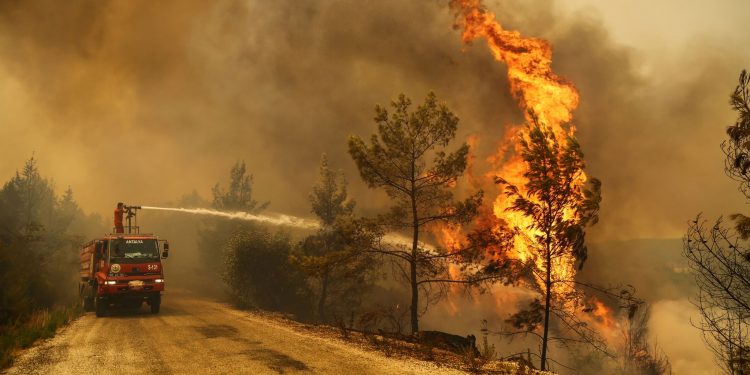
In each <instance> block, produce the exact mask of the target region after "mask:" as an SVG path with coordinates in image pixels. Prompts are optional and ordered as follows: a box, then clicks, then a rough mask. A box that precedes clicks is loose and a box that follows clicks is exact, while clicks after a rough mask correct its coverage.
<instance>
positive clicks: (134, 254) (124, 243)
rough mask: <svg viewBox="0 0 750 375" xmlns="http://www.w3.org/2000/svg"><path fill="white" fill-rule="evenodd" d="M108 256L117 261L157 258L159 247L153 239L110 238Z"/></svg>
mask: <svg viewBox="0 0 750 375" xmlns="http://www.w3.org/2000/svg"><path fill="white" fill-rule="evenodd" d="M109 251H110V257H111V258H112V259H116V260H117V261H118V262H125V263H127V262H128V261H131V262H133V261H136V262H137V261H140V262H142V261H144V260H157V259H159V247H158V246H157V243H156V240H154V239H123V238H118V239H116V240H112V241H111V242H110V245H109Z"/></svg>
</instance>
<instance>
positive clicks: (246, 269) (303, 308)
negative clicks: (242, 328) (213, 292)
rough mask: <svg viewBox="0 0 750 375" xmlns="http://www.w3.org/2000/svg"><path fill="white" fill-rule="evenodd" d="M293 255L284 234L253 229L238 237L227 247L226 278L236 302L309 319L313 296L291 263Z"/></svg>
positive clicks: (290, 243) (303, 277)
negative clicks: (311, 297)
mask: <svg viewBox="0 0 750 375" xmlns="http://www.w3.org/2000/svg"><path fill="white" fill-rule="evenodd" d="M292 253H293V246H292V242H291V239H290V238H289V236H288V235H286V234H284V233H282V232H278V233H276V234H271V233H270V232H269V231H268V229H266V228H263V227H260V226H253V227H247V228H244V230H242V231H240V232H237V233H235V234H234V235H233V236H232V237H231V238H230V239H229V241H228V242H227V245H226V251H225V254H226V256H225V258H224V259H225V271H224V274H223V275H224V280H225V281H226V283H227V285H228V286H229V287H230V289H231V291H232V293H233V295H234V297H235V300H236V301H237V302H239V303H240V304H241V305H243V306H255V307H259V308H263V309H267V310H274V311H284V312H290V313H294V314H296V315H297V316H298V317H301V318H306V317H307V315H309V311H310V310H311V309H310V307H311V306H310V292H309V290H308V289H307V284H306V282H305V276H304V274H303V273H302V272H301V271H300V270H299V269H298V268H297V267H296V266H294V265H293V264H292V263H291V262H290V257H291V255H292Z"/></svg>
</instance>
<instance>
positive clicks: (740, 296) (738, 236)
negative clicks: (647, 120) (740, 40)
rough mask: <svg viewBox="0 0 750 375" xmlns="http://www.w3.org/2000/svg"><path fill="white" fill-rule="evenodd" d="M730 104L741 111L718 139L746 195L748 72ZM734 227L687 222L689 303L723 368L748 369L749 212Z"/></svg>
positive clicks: (749, 194) (749, 179)
mask: <svg viewBox="0 0 750 375" xmlns="http://www.w3.org/2000/svg"><path fill="white" fill-rule="evenodd" d="M730 104H731V105H732V108H733V109H734V110H735V111H737V112H738V114H739V116H738V118H737V121H736V122H735V124H734V125H732V126H729V127H728V128H727V135H729V139H728V140H727V141H724V142H723V143H722V145H721V147H722V150H723V151H724V153H725V155H726V163H725V172H726V173H727V175H728V176H729V177H731V178H733V179H735V180H737V181H738V182H740V187H739V189H740V191H741V192H742V193H743V194H744V195H745V198H747V199H750V76H748V74H747V72H746V71H742V73H741V74H740V79H739V84H738V85H737V87H736V88H735V90H734V92H733V93H732V95H731V100H730ZM731 218H732V219H734V220H735V227H734V229H730V228H726V227H725V226H724V225H723V222H722V219H721V218H719V219H718V220H716V221H715V222H708V221H707V220H705V219H703V218H702V217H701V216H700V215H698V217H697V218H696V219H695V220H692V221H691V222H690V223H689V224H688V230H687V234H686V235H685V238H684V240H683V255H684V256H685V257H686V258H687V260H688V262H689V265H690V268H691V270H692V272H693V275H694V276H695V280H696V283H697V286H698V294H697V296H696V297H695V298H694V299H693V304H694V305H695V306H696V307H697V308H698V311H699V312H700V315H701V320H700V322H698V323H696V324H695V325H696V327H697V328H698V329H700V330H701V331H702V333H703V338H704V340H705V342H706V344H707V345H708V346H709V348H710V349H711V350H712V351H713V352H714V355H715V357H716V359H717V361H718V362H719V363H720V365H721V366H722V367H723V369H724V371H725V372H726V373H728V374H750V339H749V337H750V247H749V246H748V244H747V239H748V238H750V218H749V217H747V216H745V215H742V214H734V215H731Z"/></svg>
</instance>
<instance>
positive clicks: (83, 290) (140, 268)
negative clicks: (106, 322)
mask: <svg viewBox="0 0 750 375" xmlns="http://www.w3.org/2000/svg"><path fill="white" fill-rule="evenodd" d="M139 208H140V207H139V206H125V209H126V212H127V213H128V225H127V227H125V228H126V229H127V233H111V234H107V235H105V236H104V237H101V238H97V239H94V240H92V241H89V242H87V243H86V244H85V245H83V247H82V248H81V253H80V256H81V269H80V276H81V278H80V283H79V295H80V298H81V304H82V305H83V308H84V309H85V310H86V311H92V310H93V311H96V316H97V317H100V316H104V315H106V314H107V312H108V310H109V309H110V307H116V306H119V307H130V308H138V307H140V306H141V305H142V304H143V302H146V303H147V304H148V305H149V306H150V308H151V313H153V314H157V313H159V308H160V306H161V292H162V291H164V270H163V269H162V262H161V260H162V258H167V257H168V256H169V243H168V242H167V241H165V240H160V239H159V238H158V237H157V236H156V235H154V234H150V233H140V229H139V227H138V226H137V225H135V226H131V218H134V217H135V212H136V210H138V209H139ZM160 245H162V246H160Z"/></svg>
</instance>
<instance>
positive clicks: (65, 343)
mask: <svg viewBox="0 0 750 375" xmlns="http://www.w3.org/2000/svg"><path fill="white" fill-rule="evenodd" d="M3 373H6V374H76V373H84V374H89V373H115V374H256V375H257V374H293V373H317V374H436V375H441V374H464V373H465V372H462V371H460V370H457V369H452V368H446V367H439V366H438V365H435V364H433V363H430V362H425V361H419V360H415V359H410V358H404V357H400V358H395V357H387V356H386V354H384V353H383V352H380V351H376V350H371V349H368V348H366V347H364V346H361V345H352V344H351V343H347V342H343V341H342V340H339V339H336V338H334V337H326V336H325V335H321V334H320V332H317V333H315V332H304V328H301V326H299V325H297V326H294V325H291V326H290V325H289V324H287V323H285V322H284V321H283V320H281V319H274V318H272V317H267V316H263V315H262V314H256V313H252V312H246V311H239V310H236V309H233V308H232V307H230V306H227V305H225V304H221V303H217V302H213V301H208V300H204V299H200V298H197V297H194V296H192V295H190V294H188V293H184V292H171V291H170V292H169V293H166V294H165V295H164V298H163V303H162V311H161V313H160V314H158V315H151V314H149V313H148V312H147V308H146V307H144V308H142V309H141V310H138V311H118V312H116V313H115V314H113V315H112V316H109V317H104V318H96V317H95V316H94V314H93V313H88V314H86V315H84V316H83V317H81V318H80V319H78V320H76V321H75V322H73V323H71V324H70V325H69V326H68V327H66V328H64V329H62V330H61V331H60V332H58V334H57V335H56V336H55V337H54V338H52V339H49V340H46V341H44V342H42V343H40V344H38V345H36V346H34V347H32V348H30V349H28V350H26V351H24V352H23V353H21V355H20V356H19V357H18V358H17V359H16V361H15V365H14V366H13V367H11V368H10V369H7V370H5V371H4V372H3Z"/></svg>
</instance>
